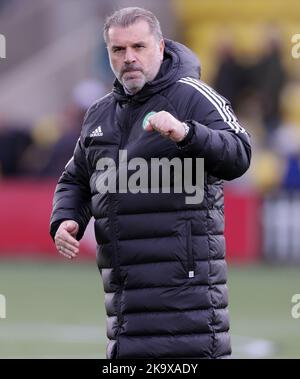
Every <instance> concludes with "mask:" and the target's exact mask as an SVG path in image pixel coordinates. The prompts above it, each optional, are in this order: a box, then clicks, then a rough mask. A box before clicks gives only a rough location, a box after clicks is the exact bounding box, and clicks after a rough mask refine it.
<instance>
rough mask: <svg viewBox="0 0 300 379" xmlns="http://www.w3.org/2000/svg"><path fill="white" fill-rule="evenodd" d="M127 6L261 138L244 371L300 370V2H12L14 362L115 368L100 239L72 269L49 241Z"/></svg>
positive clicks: (248, 186)
mask: <svg viewBox="0 0 300 379" xmlns="http://www.w3.org/2000/svg"><path fill="white" fill-rule="evenodd" d="M124 6H141V7H145V8H148V9H150V10H151V11H153V12H154V13H155V14H156V15H157V16H158V18H159V19H160V21H161V25H162V29H163V32H164V35H165V36H166V37H167V38H171V39H175V40H178V41H180V42H182V43H185V44H186V45H188V46H189V47H190V48H191V49H193V50H194V51H195V52H196V53H197V55H198V56H199V58H200V61H201V65H202V80H204V81H205V82H207V83H208V84H210V85H212V86H213V87H214V88H215V89H216V90H218V91H219V92H220V93H221V94H222V95H223V96H225V97H227V98H228V99H229V100H230V101H231V103H232V105H233V108H234V110H235V111H236V113H237V115H238V117H239V119H240V122H241V123H242V125H243V126H244V127H246V128H247V130H248V131H249V133H250V134H251V136H252V144H253V160H252V166H251V169H250V170H249V172H248V173H247V174H246V175H244V176H243V177H242V178H240V179H238V180H236V181H234V182H232V183H226V188H225V192H226V203H225V208H226V236H227V258H228V267H229V284H228V286H229V296H230V312H231V331H232V342H233V357H236V358H300V319H297V318H293V317H292V307H293V305H295V304H293V303H292V297H293V295H294V294H297V293H300V275H299V273H300V271H299V269H300V265H299V264H300V106H299V98H300V58H299V59H296V58H295V57H293V55H292V49H293V48H295V46H294V45H295V43H294V44H293V43H292V37H293V35H295V34H299V33H300V2H299V1H298V0H285V1H284V2H282V1H281V0H263V1H261V0H252V1H251V2H245V1H242V0H163V1H161V0H160V1H159V0H152V1H151V2H147V1H143V0H136V1H125V0H124V1H121V0H114V1H111V0H51V1H50V0H41V1H36V0H9V1H8V0H0V34H2V35H3V36H5V38H6V58H5V59H2V58H0V295H1V294H2V295H4V296H5V299H6V315H4V313H3V310H2V311H1V312H0V358H14V357H17V358H54V357H57V358H65V357H69V358H77V357H78V358H104V357H105V345H106V335H105V311H104V300H103V287H102V283H101V281H100V276H99V274H98V271H97V268H96V264H95V240H94V236H93V225H92V224H90V225H89V227H88V229H87V231H86V234H85V237H84V239H83V242H82V252H81V257H80V259H79V260H78V261H77V262H72V263H71V264H70V263H69V262H67V263H66V262H64V261H63V259H62V258H60V257H58V256H57V254H56V253H55V250H54V247H53V244H52V241H51V239H50V236H49V234H48V229H49V216H50V212H51V206H52V204H51V203H52V196H53V191H54V188H55V184H56V182H57V180H58V178H59V176H60V174H61V172H62V170H63V168H64V166H65V164H66V163H67V162H68V160H69V159H70V157H71V155H72V153H73V149H74V146H75V143H76V141H77V139H78V136H79V133H80V128H81V124H82V119H83V115H84V113H85V111H86V110H87V108H88V107H89V105H90V104H91V103H92V102H94V101H95V100H96V99H98V98H100V97H102V96H103V95H105V94H106V93H108V92H110V91H111V88H112V81H113V76H112V73H111V71H110V68H109V63H108V58H107V54H106V49H105V46H104V43H103V40H102V26H103V21H104V18H105V16H107V15H108V14H110V13H111V12H112V11H114V10H116V9H119V8H121V7H124ZM298 50H300V48H299V49H298ZM2 300H3V297H2ZM4 316H6V318H4ZM299 316H300V315H299ZM1 317H2V318H1Z"/></svg>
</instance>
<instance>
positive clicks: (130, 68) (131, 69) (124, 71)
mask: <svg viewBox="0 0 300 379" xmlns="http://www.w3.org/2000/svg"><path fill="white" fill-rule="evenodd" d="M132 71H140V72H143V70H142V68H141V67H139V66H134V65H128V66H126V67H124V68H123V70H122V75H124V74H126V72H132Z"/></svg>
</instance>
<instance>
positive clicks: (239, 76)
mask: <svg viewBox="0 0 300 379" xmlns="http://www.w3.org/2000/svg"><path fill="white" fill-rule="evenodd" d="M217 62H218V64H219V65H218V69H217V73H216V77H215V79H214V84H213V87H214V88H215V89H216V90H217V91H218V92H219V93H220V94H222V95H223V96H224V97H226V99H228V100H229V101H230V102H231V104H232V105H233V107H234V108H235V107H236V106H237V99H238V97H239V94H240V91H241V89H242V88H243V86H244V83H243V80H244V79H245V74H244V70H245V68H244V67H243V66H242V65H240V64H239V63H238V61H237V59H236V57H235V54H234V49H233V43H232V41H231V40H229V39H227V40H226V41H225V40H224V41H223V42H222V43H221V44H220V45H219V48H218V53H217Z"/></svg>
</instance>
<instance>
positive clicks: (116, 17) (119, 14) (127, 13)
mask: <svg viewBox="0 0 300 379" xmlns="http://www.w3.org/2000/svg"><path fill="white" fill-rule="evenodd" d="M139 20H143V21H146V22H147V23H148V25H149V27H150V31H151V33H152V34H153V35H154V36H155V37H156V38H157V40H158V41H160V40H161V39H162V38H163V34H162V31H161V27H160V23H159V21H158V19H157V17H156V16H155V15H154V14H153V13H152V12H150V11H148V10H147V9H144V8H138V7H129V8H123V9H120V10H118V11H116V12H114V13H113V14H112V15H111V16H108V17H107V18H106V20H105V24H104V28H103V37H104V41H105V43H106V44H107V43H108V40H109V38H108V32H109V29H110V28H112V27H114V26H119V27H122V28H128V26H130V25H133V24H135V23H136V22H137V21H139Z"/></svg>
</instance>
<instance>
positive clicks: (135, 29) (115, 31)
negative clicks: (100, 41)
mask: <svg viewBox="0 0 300 379" xmlns="http://www.w3.org/2000/svg"><path fill="white" fill-rule="evenodd" d="M108 37H109V42H110V43H111V44H113V45H120V44H126V43H135V42H140V41H143V40H147V39H149V38H151V37H153V35H152V33H151V31H150V26H149V24H148V23H147V22H146V21H144V20H140V21H137V22H135V23H134V24H132V25H129V26H128V27H126V28H124V27H121V26H112V27H111V28H110V29H109V31H108Z"/></svg>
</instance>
